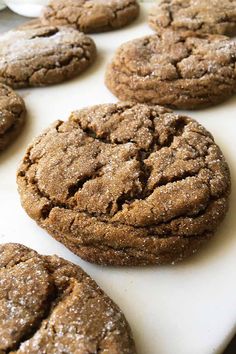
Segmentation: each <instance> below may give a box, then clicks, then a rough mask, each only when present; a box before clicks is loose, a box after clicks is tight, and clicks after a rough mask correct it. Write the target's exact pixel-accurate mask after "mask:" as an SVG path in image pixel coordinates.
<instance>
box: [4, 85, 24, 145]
mask: <svg viewBox="0 0 236 354" xmlns="http://www.w3.org/2000/svg"><path fill="white" fill-rule="evenodd" d="M25 113H26V109H25V104H24V101H23V99H22V98H21V97H20V96H19V95H18V94H17V93H16V92H14V91H13V90H12V89H11V88H10V87H8V86H6V85H3V84H1V83H0V151H1V150H4V149H5V147H6V146H7V145H8V144H10V143H11V142H12V141H14V139H15V138H16V136H17V135H18V134H19V133H20V131H21V129H22V127H23V124H24V120H25Z"/></svg>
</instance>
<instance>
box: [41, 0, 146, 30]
mask: <svg viewBox="0 0 236 354" xmlns="http://www.w3.org/2000/svg"><path fill="white" fill-rule="evenodd" d="M138 14H139V5H138V2H137V0H51V1H50V3H49V5H48V6H47V7H46V9H45V11H44V12H43V14H42V22H43V23H49V24H53V25H60V26H61V25H69V26H74V27H76V28H77V29H78V30H80V31H82V32H85V33H93V32H103V31H109V30H112V29H117V28H120V27H124V26H126V25H128V24H129V23H131V22H132V21H133V20H135V19H136V17H137V16H138Z"/></svg>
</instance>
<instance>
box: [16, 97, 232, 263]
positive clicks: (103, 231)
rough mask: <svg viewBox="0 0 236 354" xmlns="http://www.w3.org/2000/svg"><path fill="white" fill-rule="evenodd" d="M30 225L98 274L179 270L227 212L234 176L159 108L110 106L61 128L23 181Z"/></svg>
mask: <svg viewBox="0 0 236 354" xmlns="http://www.w3.org/2000/svg"><path fill="white" fill-rule="evenodd" d="M17 181H18V190H19V193H20V197H21V203H22V206H23V207H24V209H25V210H26V212H27V213H28V215H29V216H30V217H31V218H33V219H34V220H35V221H37V223H38V224H39V225H40V226H41V227H43V228H44V229H46V230H47V231H48V232H49V233H50V234H51V235H52V236H54V237H55V238H56V239H57V240H59V241H60V242H62V243H63V244H64V245H65V246H67V247H68V248H69V249H70V250H72V251H73V252H74V253H76V254H77V255H79V256H80V257H82V258H84V259H86V260H88V261H90V262H95V263H99V264H107V265H109V264H113V265H138V264H144V265H145V264H162V263H172V262H177V261H180V260H182V259H184V258H186V257H187V256H190V255H192V254H193V253H194V252H196V251H197V250H198V249H200V247H201V246H202V245H203V244H204V243H205V242H206V241H207V240H208V239H209V238H210V237H211V236H212V234H213V233H214V231H215V230H216V228H217V226H218V224H219V223H220V222H221V221H222V219H223V218H224V216H225V213H226V211H227V205H228V195H229V191H230V176H229V170H228V166H227V164H226V162H225V159H224V157H223V155H222V153H221V151H220V149H219V148H218V146H217V145H216V144H215V142H214V139H213V137H212V136H211V134H210V133H208V132H207V131H206V130H205V129H204V128H203V127H202V126H201V125H200V124H199V123H197V122H196V121H195V120H193V119H191V118H188V117H185V116H181V115H177V114H174V113H173V112H172V111H171V110H168V109H166V108H164V107H160V106H147V105H143V104H135V103H117V104H104V105H98V106H94V107H90V108H87V109H82V110H80V111H77V112H74V113H72V115H71V116H70V118H69V120H68V121H67V122H62V121H57V122H55V123H54V124H53V125H52V126H51V127H50V128H49V129H48V130H46V131H45V132H44V133H43V134H42V135H41V136H39V137H38V138H37V139H36V140H34V142H33V144H32V145H31V146H30V147H29V148H28V150H27V152H26V155H25V157H24V159H23V161H22V163H21V166H20V168H19V171H18V175H17Z"/></svg>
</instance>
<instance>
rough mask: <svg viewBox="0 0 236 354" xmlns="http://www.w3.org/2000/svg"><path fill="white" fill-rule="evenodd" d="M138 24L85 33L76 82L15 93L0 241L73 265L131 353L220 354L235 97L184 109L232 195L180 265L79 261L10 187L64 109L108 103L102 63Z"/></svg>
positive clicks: (230, 298) (0, 193) (229, 314)
mask: <svg viewBox="0 0 236 354" xmlns="http://www.w3.org/2000/svg"><path fill="white" fill-rule="evenodd" d="M2 14H6V13H5V12H2V13H1V14H0V32H1V30H2V28H1V24H2V23H3V22H4V21H3V22H2V19H3V18H2V17H1V16H2ZM8 19H9V20H10V19H11V17H8ZM145 20H146V15H145V11H144V8H142V15H141V16H140V19H139V20H137V21H136V22H135V23H134V24H132V25H131V26H129V27H127V28H125V29H122V30H119V31H116V32H110V33H104V34H97V35H93V36H92V37H93V38H94V40H95V41H96V44H97V48H98V58H97V60H96V62H95V64H94V65H93V66H92V67H91V68H90V69H88V70H87V72H86V73H84V74H83V75H81V76H79V77H77V78H76V79H74V80H72V81H69V82H66V83H63V84H61V85H57V86H51V87H47V88H37V89H26V90H21V91H19V92H20V94H21V95H22V96H23V97H24V99H25V102H26V105H27V109H28V116H27V122H26V126H25V129H24V131H23V132H22V135H21V136H20V137H19V139H17V141H16V142H15V143H14V144H13V145H12V146H10V147H9V148H8V149H7V151H6V152H4V153H1V155H0V197H1V204H0V242H2V243H3V242H10V241H11V242H20V243H23V244H25V245H27V246H30V247H32V248H34V249H36V250H38V251H39V252H41V253H44V254H53V253H56V254H58V255H60V256H62V257H64V258H66V259H68V260H70V261H73V262H74V263H77V264H79V265H81V266H82V267H83V268H84V269H85V270H86V271H87V272H88V273H89V274H90V275H91V276H92V277H93V278H94V279H95V280H96V281H97V283H98V284H99V285H100V286H101V287H102V288H103V289H104V290H105V291H106V292H107V294H109V295H110V296H111V297H112V299H113V300H114V301H115V302H116V303H117V304H118V305H119V306H120V307H121V309H122V310H123V311H124V313H125V315H126V317H127V319H128V321H129V323H130V325H131V327H132V330H133V333H134V337H135V341H136V344H137V348H138V353H139V354H213V353H214V354H216V353H221V351H222V349H223V347H224V345H225V344H226V343H227V341H228V340H229V339H230V337H231V336H232V334H233V333H234V331H235V330H236V296H235V294H236V216H235V213H236V206H235V204H236V192H235V180H236V97H232V98H231V99H229V100H228V101H227V102H225V103H224V104H221V105H219V106H215V107H213V108H210V109H206V110H201V111H194V112H187V113H188V114H189V115H191V116H192V117H194V118H196V119H197V120H198V121H199V122H200V123H202V124H204V126H205V127H206V128H208V129H209V130H210V131H211V133H212V134H213V135H214V136H215V139H216V141H217V143H218V144H219V145H220V146H221V148H222V150H223V152H224V154H225V156H226V158H227V160H228V163H229V165H230V168H231V174H232V184H233V186H232V187H233V190H232V196H231V205H230V211H229V213H228V215H227V217H226V219H225V221H224V222H223V224H222V225H221V227H220V228H219V230H218V232H217V234H216V236H215V237H214V238H213V239H212V241H210V242H209V244H208V245H207V246H206V248H205V249H204V250H203V251H202V252H200V253H199V254H198V255H195V256H194V257H193V258H191V259H189V260H186V261H185V262H184V263H182V264H179V265H176V266H162V267H146V268H143V267H142V268H104V267H100V266H96V265H91V264H89V263H87V262H84V261H82V260H80V258H78V257H76V256H75V255H73V254H72V253H71V252H69V251H68V250H67V249H66V248H65V247H64V246H62V245H61V244H59V243H58V242H56V241H55V240H54V239H53V238H51V237H50V236H49V235H48V234H47V233H46V232H45V231H43V230H41V229H40V228H39V227H38V226H37V225H36V224H35V223H34V222H33V221H32V220H31V219H30V218H29V217H28V216H27V215H26V214H25V212H24V210H23V209H22V208H21V206H20V202H19V197H18V194H17V190H16V183H15V171H16V168H17V166H18V164H19V161H20V159H21V158H22V156H23V154H24V151H25V149H26V146H27V145H28V143H29V142H31V140H32V138H33V137H34V136H35V135H38V134H39V133H40V132H41V131H42V129H44V128H46V127H47V126H48V125H49V124H50V123H51V122H53V121H54V120H56V119H67V117H68V115H69V113H70V112H71V111H72V110H75V109H78V108H81V107H84V106H87V105H93V104H98V103H104V102H116V98H115V97H114V96H113V95H112V94H111V93H110V92H109V91H108V90H107V89H106V87H105V86H104V83H103V81H104V70H105V66H106V63H107V62H108V60H109V59H110V58H111V57H112V54H113V53H114V50H115V48H116V47H117V46H119V45H120V44H121V43H123V42H125V41H127V40H129V39H133V38H135V37H139V36H142V35H145V34H149V33H152V31H151V29H149V27H148V26H147V25H146V24H145ZM5 25H7V24H6V22H5ZM185 113H186V112H185Z"/></svg>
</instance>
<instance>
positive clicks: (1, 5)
mask: <svg viewBox="0 0 236 354" xmlns="http://www.w3.org/2000/svg"><path fill="white" fill-rule="evenodd" d="M5 7H6V5H5V3H4V1H1V0H0V11H1V10H2V9H5Z"/></svg>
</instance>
